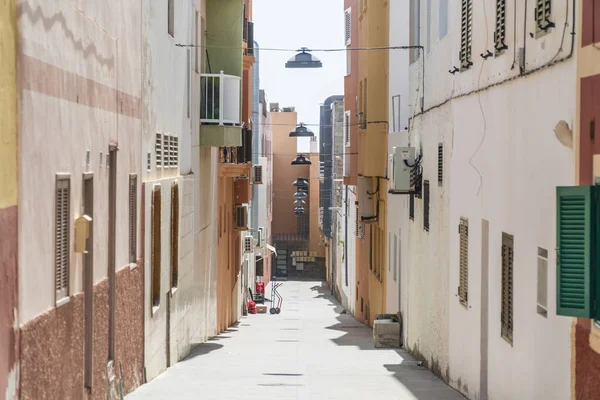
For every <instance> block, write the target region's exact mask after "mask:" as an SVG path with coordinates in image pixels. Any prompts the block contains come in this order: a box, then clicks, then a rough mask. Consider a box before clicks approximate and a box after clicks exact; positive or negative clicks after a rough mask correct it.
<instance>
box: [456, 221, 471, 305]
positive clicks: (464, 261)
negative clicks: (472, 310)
mask: <svg viewBox="0 0 600 400" xmlns="http://www.w3.org/2000/svg"><path fill="white" fill-rule="evenodd" d="M458 235H459V245H460V251H459V279H458V281H459V286H458V300H459V301H460V303H461V304H462V305H464V306H465V307H466V306H467V304H468V303H469V220H468V219H466V218H461V219H460V224H459V225H458Z"/></svg>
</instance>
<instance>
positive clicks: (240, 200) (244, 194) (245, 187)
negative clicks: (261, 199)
mask: <svg viewBox="0 0 600 400" xmlns="http://www.w3.org/2000/svg"><path fill="white" fill-rule="evenodd" d="M234 194H235V205H236V206H239V205H241V204H247V203H249V202H250V200H252V190H250V180H249V179H248V178H240V179H236V181H235V182H234Z"/></svg>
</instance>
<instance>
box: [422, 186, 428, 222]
mask: <svg viewBox="0 0 600 400" xmlns="http://www.w3.org/2000/svg"><path fill="white" fill-rule="evenodd" d="M423 186H424V188H423V229H425V230H426V231H427V232H429V181H425V183H424V185H423Z"/></svg>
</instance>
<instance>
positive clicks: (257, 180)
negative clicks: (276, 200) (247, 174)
mask: <svg viewBox="0 0 600 400" xmlns="http://www.w3.org/2000/svg"><path fill="white" fill-rule="evenodd" d="M252 169H253V171H252V172H253V174H252V183H254V184H255V185H257V184H261V183H263V166H262V165H255V166H253V167H252Z"/></svg>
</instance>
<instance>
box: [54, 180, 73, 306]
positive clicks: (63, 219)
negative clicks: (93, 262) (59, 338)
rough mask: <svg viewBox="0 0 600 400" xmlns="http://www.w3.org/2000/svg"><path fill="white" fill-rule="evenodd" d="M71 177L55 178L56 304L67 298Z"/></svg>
mask: <svg viewBox="0 0 600 400" xmlns="http://www.w3.org/2000/svg"><path fill="white" fill-rule="evenodd" d="M70 221H71V176H70V175H59V176H57V177H56V191H55V206H54V251H55V259H54V260H55V261H54V286H55V290H56V302H58V301H60V300H61V299H63V298H65V297H69V264H70V250H71V245H70V243H71V237H70V233H71V229H70V226H71V222H70Z"/></svg>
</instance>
